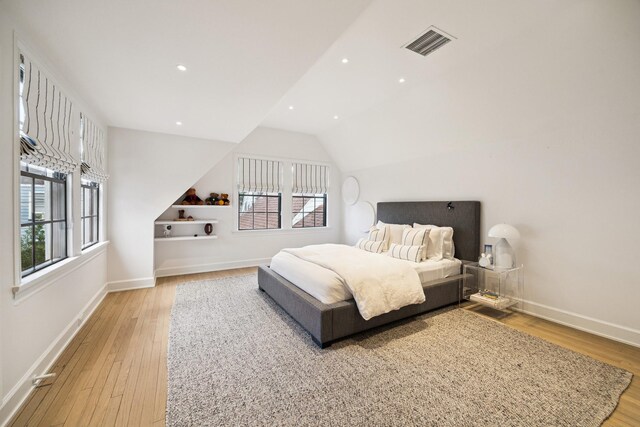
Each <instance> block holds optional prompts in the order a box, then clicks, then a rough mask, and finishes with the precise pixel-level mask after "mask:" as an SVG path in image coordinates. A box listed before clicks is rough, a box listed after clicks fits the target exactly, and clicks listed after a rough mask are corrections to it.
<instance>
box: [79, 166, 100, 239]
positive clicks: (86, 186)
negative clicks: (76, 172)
mask: <svg viewBox="0 0 640 427" xmlns="http://www.w3.org/2000/svg"><path fill="white" fill-rule="evenodd" d="M85 190H86V191H88V192H90V194H91V198H92V199H91V203H90V206H91V209H92V210H93V206H94V204H93V201H94V200H95V207H96V211H95V212H94V213H92V214H91V215H85V206H86V202H85V198H84V197H85V196H84V194H85ZM87 218H91V219H93V220H95V222H96V224H95V230H96V235H95V236H94V237H95V238H94V239H93V240H91V241H90V242H89V243H88V244H86V245H85V243H84V241H85V239H84V237H85V219H87ZM80 227H82V229H81V231H80V249H81V250H83V251H84V250H86V249H88V248H90V247H91V246H93V245H97V244H98V243H100V184H99V183H97V182H95V181H91V180H86V179H81V180H80ZM92 227H93V224H92ZM91 232H92V233H93V229H92V230H91Z"/></svg>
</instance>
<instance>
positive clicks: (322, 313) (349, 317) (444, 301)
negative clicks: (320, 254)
mask: <svg viewBox="0 0 640 427" xmlns="http://www.w3.org/2000/svg"><path fill="white" fill-rule="evenodd" d="M462 277H463V276H462V275H461V274H459V275H456V276H452V277H448V278H446V279H439V280H434V281H431V282H427V283H425V284H423V285H422V288H423V290H424V294H425V297H426V301H425V302H423V303H422V304H414V305H409V306H406V307H403V308H401V309H399V310H395V311H392V312H390V313H386V314H383V315H380V316H376V317H374V318H372V319H369V320H364V319H363V318H362V316H361V315H360V312H359V311H358V307H357V306H356V303H355V301H354V300H353V299H350V300H348V301H341V302H337V303H335V304H323V303H322V302H320V301H318V300H317V299H316V298H314V297H312V296H311V295H309V294H308V293H306V292H305V291H303V290H301V289H300V288H298V287H297V286H296V285H294V284H293V283H291V282H289V281H288V280H287V279H285V278H284V277H282V276H280V275H279V274H278V273H276V272H275V271H273V270H271V269H270V268H269V267H268V266H260V267H258V287H259V288H260V290H261V291H264V292H266V293H267V294H268V295H269V296H270V297H271V298H272V299H273V300H274V301H275V302H276V303H277V304H278V305H279V306H280V307H282V308H283V309H284V311H286V312H287V313H289V315H290V316H291V317H293V318H294V319H295V320H296V321H297V322H298V323H299V324H300V325H301V326H302V327H303V328H304V329H306V330H307V332H309V333H310V334H311V338H312V339H313V341H314V342H315V343H316V344H317V345H318V346H319V347H320V348H325V347H328V346H330V345H331V344H332V343H333V342H335V341H337V340H339V339H341V338H345V337H348V336H350V335H353V334H356V333H358V332H363V331H366V330H368V329H372V328H376V327H378V326H382V325H386V324H388V323H391V322H395V321H397V320H401V319H405V318H407V317H411V316H415V315H418V314H421V313H426V312H427V311H431V310H435V309H436V308H440V307H444V306H447V305H450V304H453V303H457V302H458V301H459V292H460V289H461V286H462Z"/></svg>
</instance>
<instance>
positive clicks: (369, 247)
mask: <svg viewBox="0 0 640 427" xmlns="http://www.w3.org/2000/svg"><path fill="white" fill-rule="evenodd" d="M383 245H384V241H383V240H379V241H377V242H376V241H373V240H368V239H364V238H362V239H360V240H358V243H356V248H358V249H363V250H365V251H367V252H374V253H377V254H379V253H380V252H382V250H383V249H384V247H383Z"/></svg>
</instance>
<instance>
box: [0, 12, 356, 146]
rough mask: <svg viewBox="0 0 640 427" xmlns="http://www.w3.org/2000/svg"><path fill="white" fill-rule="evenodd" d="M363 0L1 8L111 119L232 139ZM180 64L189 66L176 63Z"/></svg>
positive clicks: (287, 84)
mask: <svg viewBox="0 0 640 427" xmlns="http://www.w3.org/2000/svg"><path fill="white" fill-rule="evenodd" d="M368 3H369V1H368V0H349V1H344V0H322V1H316V0H277V1H256V0H225V1H211V0H180V1H175V0H135V1H132V0H108V1H104V0H59V1H42V0H4V1H3V2H2V4H1V6H2V7H3V8H7V10H8V11H9V13H10V14H11V16H13V17H14V18H15V19H17V21H18V22H19V23H20V27H21V28H24V32H25V33H26V34H29V36H30V38H31V39H32V40H33V41H34V44H37V48H38V49H39V50H40V51H42V52H45V54H46V55H47V57H48V60H49V61H50V62H51V63H53V64H54V65H55V66H56V71H58V72H61V73H64V75H65V78H66V80H67V81H70V82H72V83H73V84H74V86H75V90H76V92H78V93H79V94H80V96H82V97H83V98H84V99H85V100H86V101H87V102H88V103H89V104H90V105H91V106H92V107H93V108H94V109H96V110H97V112H98V113H99V114H101V115H102V116H103V117H104V119H105V121H106V122H107V123H106V124H107V125H110V126H117V127H124V128H133V129H139V130H147V131H155V132H162V133H170V134H171V133H174V134H181V135H185V136H192V137H200V138H208V139H216V140H223V141H231V142H239V141H240V140H242V139H243V138H244V137H245V136H246V135H247V134H249V133H250V132H251V131H252V130H253V129H254V128H255V127H256V126H257V125H258V124H259V123H260V122H261V121H262V119H263V118H264V117H265V116H266V114H267V113H268V112H269V110H270V109H271V108H272V107H273V105H274V104H276V103H277V102H278V100H279V99H280V98H281V97H282V96H283V95H284V93H285V92H286V91H287V90H288V89H289V88H290V87H291V86H292V85H293V84H294V83H295V82H296V81H297V80H298V79H299V78H300V77H301V76H302V75H303V74H304V73H305V72H306V71H307V70H308V69H309V67H311V66H312V65H313V63H314V62H315V61H316V60H317V58H318V57H319V56H320V55H321V54H322V53H323V52H324V51H325V50H326V49H327V48H328V47H329V46H330V45H331V43H333V42H334V40H335V39H336V38H338V37H339V36H340V34H341V33H342V32H343V31H344V30H345V29H346V28H347V27H348V26H349V25H350V24H351V22H353V20H354V19H355V17H356V16H357V15H358V14H359V13H360V12H361V11H362V10H363V9H364V8H365V7H366V6H367V4H368ZM177 64H184V65H185V66H187V67H188V70H187V71H186V72H179V71H177V70H176V65H177ZM177 121H181V122H182V123H183V124H182V126H177V125H176V122H177Z"/></svg>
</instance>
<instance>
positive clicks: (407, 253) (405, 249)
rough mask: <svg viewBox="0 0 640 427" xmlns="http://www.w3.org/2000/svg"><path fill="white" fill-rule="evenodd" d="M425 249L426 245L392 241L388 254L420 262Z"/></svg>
mask: <svg viewBox="0 0 640 427" xmlns="http://www.w3.org/2000/svg"><path fill="white" fill-rule="evenodd" d="M423 249H424V246H405V245H396V244H395V243H392V244H391V247H390V248H389V251H388V252H387V255H389V256H392V257H394V258H398V259H404V260H407V261H413V262H420V261H421V260H422V251H423Z"/></svg>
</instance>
